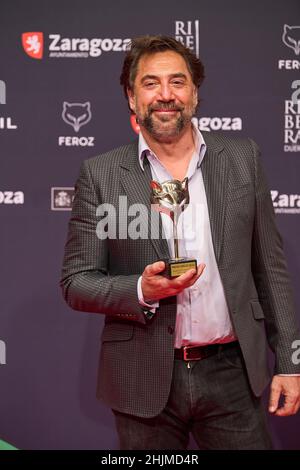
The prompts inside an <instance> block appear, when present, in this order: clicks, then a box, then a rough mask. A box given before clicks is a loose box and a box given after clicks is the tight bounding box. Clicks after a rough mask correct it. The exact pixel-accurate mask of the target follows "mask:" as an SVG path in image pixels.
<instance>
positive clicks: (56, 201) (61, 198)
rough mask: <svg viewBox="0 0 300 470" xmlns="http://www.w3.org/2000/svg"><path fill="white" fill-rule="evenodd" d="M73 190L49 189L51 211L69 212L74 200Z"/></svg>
mask: <svg viewBox="0 0 300 470" xmlns="http://www.w3.org/2000/svg"><path fill="white" fill-rule="evenodd" d="M74 192H75V190H74V188H51V210H52V211H70V210H72V202H73V199H74Z"/></svg>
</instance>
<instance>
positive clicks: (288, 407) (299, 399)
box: [269, 375, 300, 416]
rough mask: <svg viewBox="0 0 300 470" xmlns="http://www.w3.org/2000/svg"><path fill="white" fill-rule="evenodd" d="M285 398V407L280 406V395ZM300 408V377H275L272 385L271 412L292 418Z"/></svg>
mask: <svg viewBox="0 0 300 470" xmlns="http://www.w3.org/2000/svg"><path fill="white" fill-rule="evenodd" d="M281 394H282V395H283V396H284V403H283V406H281V407H280V408H278V406H279V398H280V395H281ZM299 408H300V377H293V376H283V375H274V377H273V380H272V383H271V394H270V400H269V412H270V413H273V414H275V415H276V416H290V415H294V414H295V413H297V411H298V410H299Z"/></svg>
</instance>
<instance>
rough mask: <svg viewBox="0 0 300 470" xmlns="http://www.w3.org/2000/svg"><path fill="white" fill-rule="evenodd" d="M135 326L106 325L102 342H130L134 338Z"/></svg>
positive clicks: (115, 323) (122, 324)
mask: <svg viewBox="0 0 300 470" xmlns="http://www.w3.org/2000/svg"><path fill="white" fill-rule="evenodd" d="M133 330H134V325H130V324H128V323H121V322H120V323H119V322H118V323H117V322H111V323H106V324H105V325H104V328H103V331H102V336H101V340H102V342H103V343H105V342H108V341H128V340H129V339H131V338H132V336H133Z"/></svg>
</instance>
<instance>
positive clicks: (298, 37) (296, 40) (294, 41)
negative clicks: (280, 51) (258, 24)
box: [282, 24, 300, 55]
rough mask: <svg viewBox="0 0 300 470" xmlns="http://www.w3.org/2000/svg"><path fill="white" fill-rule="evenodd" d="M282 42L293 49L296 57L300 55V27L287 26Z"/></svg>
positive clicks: (285, 26) (284, 29)
mask: <svg viewBox="0 0 300 470" xmlns="http://www.w3.org/2000/svg"><path fill="white" fill-rule="evenodd" d="M282 40H283V42H284V44H285V45H286V46H287V47H290V48H291V49H293V51H294V52H295V54H296V55H300V26H289V25H288V24H285V25H284V27H283V35H282Z"/></svg>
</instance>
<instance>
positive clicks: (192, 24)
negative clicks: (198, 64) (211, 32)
mask: <svg viewBox="0 0 300 470" xmlns="http://www.w3.org/2000/svg"><path fill="white" fill-rule="evenodd" d="M175 39H176V40H177V41H179V42H181V43H182V44H183V45H184V46H186V47H188V48H189V49H191V50H192V51H194V53H195V54H196V56H197V57H199V20H194V21H192V20H189V21H181V20H180V21H179V20H177V21H175Z"/></svg>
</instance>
